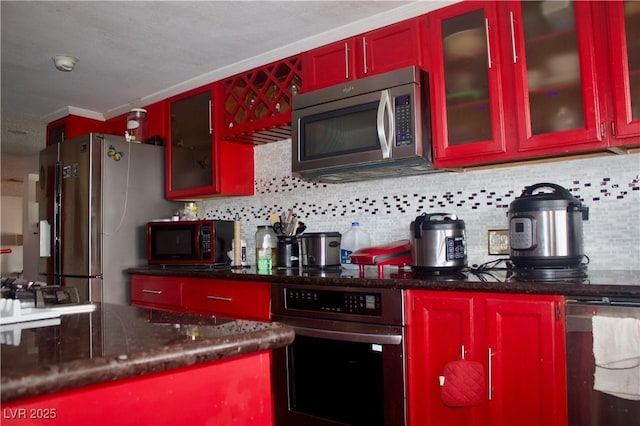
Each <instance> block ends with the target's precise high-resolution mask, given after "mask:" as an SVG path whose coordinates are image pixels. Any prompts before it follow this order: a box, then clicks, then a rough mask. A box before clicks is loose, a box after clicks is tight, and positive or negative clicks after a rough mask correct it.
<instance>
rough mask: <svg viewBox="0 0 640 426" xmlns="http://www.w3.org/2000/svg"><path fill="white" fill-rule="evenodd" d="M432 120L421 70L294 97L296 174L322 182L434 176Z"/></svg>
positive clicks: (399, 71) (293, 168) (413, 69)
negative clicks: (420, 175) (423, 174)
mask: <svg viewBox="0 0 640 426" xmlns="http://www.w3.org/2000/svg"><path fill="white" fill-rule="evenodd" d="M430 116H431V114H430V109H429V79H428V74H427V73H426V72H424V71H422V70H421V69H420V68H418V67H408V68H403V69H399V70H396V71H391V72H388V73H384V74H379V75H376V76H372V77H367V78H363V79H360V80H355V81H351V82H348V83H344V84H340V85H336V86H332V87H328V88H324V89H319V90H316V91H313V92H309V93H304V94H300V95H296V96H295V97H294V98H293V111H292V154H293V155H292V171H293V172H294V174H297V175H298V176H301V177H304V178H313V179H317V180H320V181H324V182H353V181H359V180H366V179H373V178H378V177H391V176H407V175H415V174H422V173H428V172H433V171H435V170H434V168H433V163H432V154H431V121H430Z"/></svg>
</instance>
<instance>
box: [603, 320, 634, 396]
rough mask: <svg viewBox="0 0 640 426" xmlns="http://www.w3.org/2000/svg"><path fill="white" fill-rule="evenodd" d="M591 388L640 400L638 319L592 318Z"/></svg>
mask: <svg viewBox="0 0 640 426" xmlns="http://www.w3.org/2000/svg"><path fill="white" fill-rule="evenodd" d="M592 326H593V356H594V358H595V364H596V368H595V374H594V384H593V388H594V389H595V390H597V391H600V392H604V393H608V394H610V395H614V396H617V397H619V398H624V399H631V400H640V319H635V318H613V317H605V316H598V315H595V316H593V319H592Z"/></svg>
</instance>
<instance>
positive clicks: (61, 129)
mask: <svg viewBox="0 0 640 426" xmlns="http://www.w3.org/2000/svg"><path fill="white" fill-rule="evenodd" d="M104 131H105V123H104V121H100V120H95V119H93V118H87V117H81V116H79V115H72V114H70V115H67V116H66V117H62V118H60V119H58V120H56V121H52V122H51V123H49V124H47V146H49V145H53V144H56V143H58V142H62V141H63V140H66V139H71V138H75V137H76V136H80V135H83V134H85V133H91V132H97V133H102V132H104Z"/></svg>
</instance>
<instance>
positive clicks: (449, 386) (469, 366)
mask: <svg viewBox="0 0 640 426" xmlns="http://www.w3.org/2000/svg"><path fill="white" fill-rule="evenodd" d="M443 381H444V383H443ZM440 386H441V388H440V393H441V396H442V402H444V404H445V405H447V406H449V407H470V406H474V405H480V404H482V403H483V402H485V401H486V399H487V382H486V379H485V374H484V366H483V365H482V364H481V363H479V362H477V361H467V360H465V359H461V360H458V361H451V362H448V363H447V364H445V366H444V371H443V373H442V376H440Z"/></svg>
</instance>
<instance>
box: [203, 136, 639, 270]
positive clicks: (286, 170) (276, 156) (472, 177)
mask: <svg viewBox="0 0 640 426" xmlns="http://www.w3.org/2000/svg"><path fill="white" fill-rule="evenodd" d="M254 155H255V178H256V181H255V195H254V196H253V197H232V198H224V199H220V200H211V201H204V202H201V203H199V211H200V214H199V215H200V216H201V217H206V218H214V219H233V218H234V217H235V215H236V213H237V214H239V215H240V218H241V220H242V238H243V239H245V240H246V242H247V249H248V261H249V263H251V264H253V263H254V262H255V259H254V254H253V253H254V233H255V231H256V227H257V225H264V224H267V223H268V217H269V214H270V213H282V212H286V211H287V210H288V209H293V211H294V212H295V213H297V214H298V216H299V217H300V218H301V220H302V221H303V222H304V223H305V224H306V226H307V232H332V231H338V232H342V233H344V232H346V231H347V229H349V227H350V226H351V222H352V221H358V222H360V226H361V227H362V228H363V229H364V230H366V231H367V232H368V233H369V234H370V236H371V241H372V244H374V245H376V244H386V243H389V242H392V241H396V240H401V239H408V238H409V225H410V223H411V221H413V220H414V219H415V218H416V216H419V215H420V214H422V213H436V212H445V213H453V214H456V215H457V216H458V217H459V218H460V219H462V220H464V222H465V227H466V235H467V257H468V262H469V264H470V265H471V264H481V263H483V262H486V261H490V260H495V259H498V258H500V256H492V255H489V254H488V252H487V245H488V241H487V231H488V230H489V229H506V228H507V227H508V221H507V211H508V209H509V204H510V203H511V201H513V200H514V199H515V198H517V197H518V196H519V195H520V194H521V192H522V190H523V189H524V188H525V187H526V186H529V185H532V184H535V183H539V182H551V183H556V184H558V185H561V186H563V187H565V188H567V189H568V190H569V191H571V193H572V194H573V195H574V196H575V197H577V198H578V199H580V200H581V201H582V203H583V204H584V205H586V206H588V207H589V220H588V221H586V222H584V229H583V232H584V248H585V253H586V254H587V255H588V256H589V259H590V264H589V269H592V270H635V269H639V268H640V154H629V155H611V156H602V157H596V158H587V159H575V160H567V161H558V162H551V163H543V164H526V165H518V166H510V167H498V168H494V169H487V170H474V171H467V172H460V173H459V172H448V173H436V174H428V175H422V176H413V177H404V178H389V179H381V180H372V181H365V182H357V183H345V184H325V183H318V182H310V181H306V180H302V179H299V178H297V177H293V176H292V175H291V141H290V140H284V141H280V142H277V143H271V144H267V145H262V146H256V148H255V153H254ZM502 257H508V255H507V256H502Z"/></svg>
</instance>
